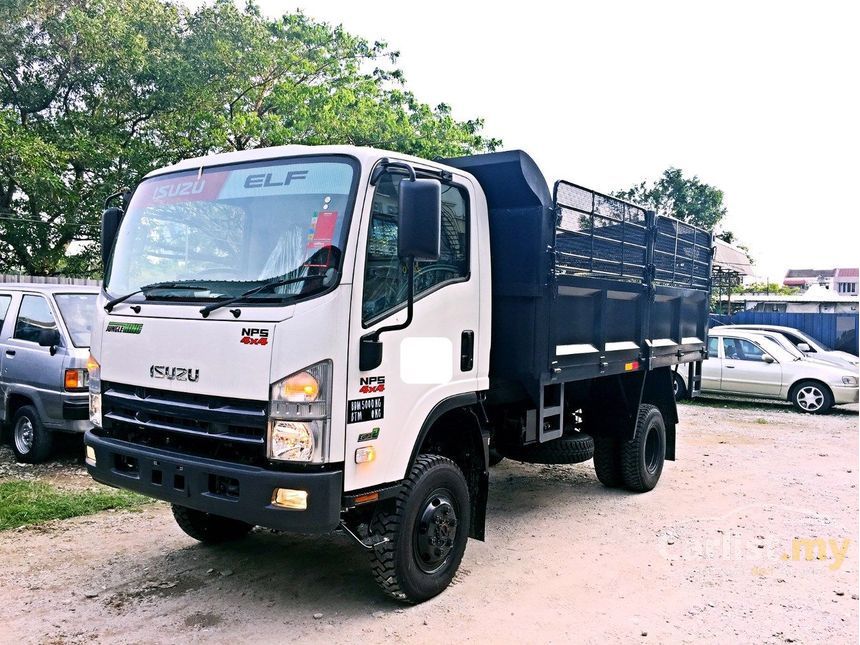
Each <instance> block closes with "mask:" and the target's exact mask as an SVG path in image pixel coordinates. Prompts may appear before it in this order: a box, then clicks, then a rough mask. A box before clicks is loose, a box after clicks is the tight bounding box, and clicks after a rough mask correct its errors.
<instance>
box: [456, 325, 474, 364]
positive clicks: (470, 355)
mask: <svg viewBox="0 0 860 645" xmlns="http://www.w3.org/2000/svg"><path fill="white" fill-rule="evenodd" d="M474 363H475V332H474V331H472V330H471V329H467V330H465V331H464V332H463V333H462V334H460V371H461V372H471V371H472V367H473V366H474Z"/></svg>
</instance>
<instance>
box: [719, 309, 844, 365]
mask: <svg viewBox="0 0 860 645" xmlns="http://www.w3.org/2000/svg"><path fill="white" fill-rule="evenodd" d="M710 320H711V323H710V324H711V327H714V326H716V325H718V324H720V325H732V324H734V325H743V324H757V325H782V326H783V327H794V328H795V329H799V330H800V331H802V332H805V333H807V334H809V335H810V336H812V337H813V338H815V339H816V340H819V341H821V342H822V343H824V344H825V345H827V346H829V347H832V348H833V349H841V350H842V351H843V352H849V353H851V354H854V355H855V356H856V355H857V338H858V325H860V321H858V314H820V313H819V314H788V313H779V312H774V311H739V312H738V313H735V314H731V315H726V314H711V315H710Z"/></svg>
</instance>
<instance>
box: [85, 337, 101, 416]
mask: <svg viewBox="0 0 860 645" xmlns="http://www.w3.org/2000/svg"><path fill="white" fill-rule="evenodd" d="M87 373H88V379H89V383H88V385H89V388H90V423H92V424H93V425H94V426H95V427H97V428H101V427H102V378H101V376H102V368H101V365H99V363H98V361H97V360H96V359H95V358H93V355H92V354H90V357H89V358H88V359H87Z"/></svg>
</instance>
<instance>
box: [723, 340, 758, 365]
mask: <svg viewBox="0 0 860 645" xmlns="http://www.w3.org/2000/svg"><path fill="white" fill-rule="evenodd" d="M723 351H724V352H725V357H726V358H729V359H733V360H738V361H760V360H761V357H762V356H764V351H763V350H762V349H761V348H760V347H759V346H758V345H754V344H753V343H751V342H749V341H748V340H744V339H743V338H723Z"/></svg>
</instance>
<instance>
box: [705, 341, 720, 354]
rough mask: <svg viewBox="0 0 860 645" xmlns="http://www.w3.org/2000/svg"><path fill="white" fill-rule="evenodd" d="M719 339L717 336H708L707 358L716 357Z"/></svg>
mask: <svg viewBox="0 0 860 645" xmlns="http://www.w3.org/2000/svg"><path fill="white" fill-rule="evenodd" d="M719 342H720V339H719V337H718V336H710V337H708V358H717V346H718V345H719Z"/></svg>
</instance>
